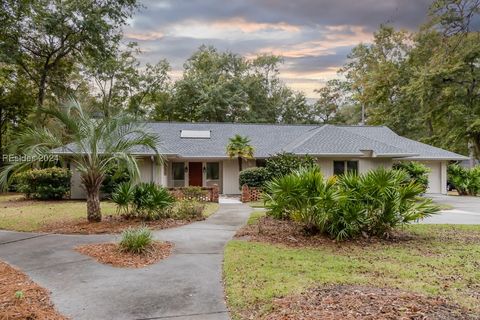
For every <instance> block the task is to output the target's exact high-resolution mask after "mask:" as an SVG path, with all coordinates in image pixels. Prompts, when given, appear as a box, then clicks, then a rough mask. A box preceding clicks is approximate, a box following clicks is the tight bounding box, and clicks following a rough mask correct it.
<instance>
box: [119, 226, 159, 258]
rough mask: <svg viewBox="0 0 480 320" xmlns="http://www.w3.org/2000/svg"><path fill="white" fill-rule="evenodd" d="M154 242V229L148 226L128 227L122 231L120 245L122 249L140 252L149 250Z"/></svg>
mask: <svg viewBox="0 0 480 320" xmlns="http://www.w3.org/2000/svg"><path fill="white" fill-rule="evenodd" d="M152 242H153V235H152V231H150V230H149V229H148V228H146V227H141V228H136V229H134V228H128V229H126V230H124V231H123V232H122V237H121V240H120V243H119V246H120V250H122V251H126V252H131V253H135V254H140V253H144V252H146V251H148V249H149V248H150V246H151V245H152Z"/></svg>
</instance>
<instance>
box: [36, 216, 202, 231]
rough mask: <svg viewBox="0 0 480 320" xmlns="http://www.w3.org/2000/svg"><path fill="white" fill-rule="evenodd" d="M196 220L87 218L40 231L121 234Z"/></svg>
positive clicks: (47, 226) (55, 223)
mask: <svg viewBox="0 0 480 320" xmlns="http://www.w3.org/2000/svg"><path fill="white" fill-rule="evenodd" d="M193 221H196V220H177V219H171V218H168V219H160V220H154V221H145V220H141V219H136V218H135V219H127V218H125V217H123V216H105V217H103V219H102V221H101V222H88V221H87V219H86V218H81V219H78V220H64V221H58V222H54V223H50V224H47V225H45V226H43V227H41V228H40V229H39V230H38V231H40V232H47V233H60V234H104V233H109V234H110V233H121V232H122V231H123V230H125V229H127V228H129V227H132V228H135V227H141V226H146V227H148V228H150V229H153V230H161V229H167V228H175V227H180V226H183V225H186V224H189V223H192V222H193Z"/></svg>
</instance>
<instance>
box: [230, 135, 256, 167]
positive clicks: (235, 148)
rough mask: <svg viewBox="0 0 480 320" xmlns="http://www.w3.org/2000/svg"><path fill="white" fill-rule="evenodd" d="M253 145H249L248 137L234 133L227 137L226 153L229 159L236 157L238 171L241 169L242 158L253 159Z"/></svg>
mask: <svg viewBox="0 0 480 320" xmlns="http://www.w3.org/2000/svg"><path fill="white" fill-rule="evenodd" d="M254 151H255V150H254V148H253V146H251V145H250V139H249V138H248V137H244V136H241V135H239V134H236V135H235V136H233V137H232V138H230V139H229V143H228V145H227V155H228V156H229V157H230V159H233V158H238V171H239V172H241V171H242V161H243V159H253V153H254Z"/></svg>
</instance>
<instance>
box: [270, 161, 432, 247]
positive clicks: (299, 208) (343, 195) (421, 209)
mask: <svg viewBox="0 0 480 320" xmlns="http://www.w3.org/2000/svg"><path fill="white" fill-rule="evenodd" d="M422 193H423V185H422V184H420V183H418V182H416V181H410V177H409V176H408V174H407V173H406V172H405V171H403V170H386V169H383V168H380V169H377V170H373V171H370V172H368V173H366V174H364V175H357V174H354V173H347V174H345V175H342V176H340V177H332V178H329V179H326V180H325V179H323V176H322V174H321V173H320V170H319V169H318V168H315V167H313V168H306V169H301V170H298V171H295V172H293V173H292V174H290V175H287V176H284V177H280V178H275V179H273V180H272V181H271V182H269V183H268V184H267V194H266V195H265V197H266V207H267V209H268V214H269V215H271V216H273V217H274V218H281V219H293V220H296V221H299V222H301V223H303V224H304V226H305V229H306V230H307V231H309V232H315V231H318V232H322V233H327V234H329V235H330V236H331V237H333V238H336V239H337V240H344V239H348V238H355V237H358V236H359V235H362V234H366V235H376V236H388V235H389V233H390V231H391V230H392V229H393V228H395V227H398V226H400V225H403V224H406V223H409V222H411V221H415V220H418V219H421V218H424V217H426V216H428V215H430V214H433V213H435V212H437V211H438V210H439V208H438V207H437V206H435V205H433V203H432V200H431V199H420V198H419V195H420V194H422Z"/></svg>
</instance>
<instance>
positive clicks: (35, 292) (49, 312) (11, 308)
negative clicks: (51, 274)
mask: <svg viewBox="0 0 480 320" xmlns="http://www.w3.org/2000/svg"><path fill="white" fill-rule="evenodd" d="M16 292H22V293H23V297H20V295H19V296H18V297H16V296H15V294H16ZM0 319H2V320H7V319H8V320H11V319H31V320H33V319H49V320H60V319H62V320H63V319H67V318H66V317H64V316H62V315H61V314H60V313H58V312H57V311H56V310H55V308H54V306H53V304H52V302H51V301H50V298H49V292H48V291H47V290H45V289H44V288H42V287H40V286H38V285H37V284H36V283H35V282H33V281H32V280H30V279H29V278H28V277H27V276H26V275H25V274H23V273H22V272H20V271H18V270H17V269H15V268H12V267H11V266H9V265H8V264H6V263H4V262H1V261H0Z"/></svg>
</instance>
